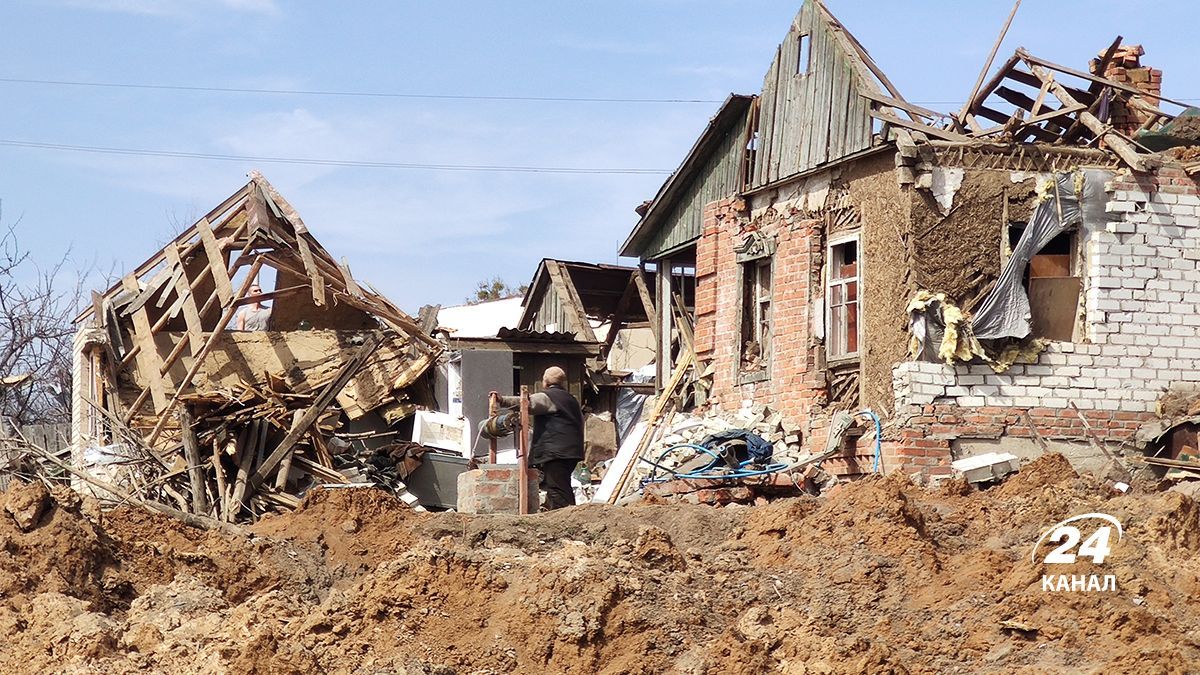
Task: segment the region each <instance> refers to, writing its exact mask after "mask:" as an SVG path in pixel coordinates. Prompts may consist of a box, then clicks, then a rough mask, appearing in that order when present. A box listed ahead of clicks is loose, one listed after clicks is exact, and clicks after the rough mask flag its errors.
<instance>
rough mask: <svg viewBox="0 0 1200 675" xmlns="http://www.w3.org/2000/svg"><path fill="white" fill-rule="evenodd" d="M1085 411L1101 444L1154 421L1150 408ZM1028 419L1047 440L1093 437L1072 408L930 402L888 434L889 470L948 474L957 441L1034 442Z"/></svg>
mask: <svg viewBox="0 0 1200 675" xmlns="http://www.w3.org/2000/svg"><path fill="white" fill-rule="evenodd" d="M1026 413H1028V417H1026ZM1081 413H1082V415H1083V418H1084V419H1086V420H1087V423H1088V425H1090V426H1091V433H1092V434H1095V437H1096V438H1097V439H1098V440H1099V441H1100V442H1102V443H1115V442H1121V441H1128V440H1130V439H1131V438H1132V437H1133V435H1134V433H1135V432H1136V431H1137V429H1138V427H1140V426H1141V425H1143V424H1145V423H1146V422H1148V421H1150V420H1152V419H1155V415H1154V413H1150V412H1124V411H1119V410H1117V411H1113V410H1083V411H1081ZM1029 419H1032V420H1033V425H1034V427H1035V428H1036V429H1037V433H1038V435H1040V436H1041V437H1042V438H1044V439H1047V440H1071V441H1083V442H1087V441H1089V440H1090V435H1089V433H1088V431H1087V428H1086V427H1085V426H1084V423H1083V420H1082V419H1080V415H1079V414H1077V413H1076V412H1075V411H1074V410H1073V409H1070V408H1065V409H1059V408H1009V407H994V406H984V407H979V408H963V407H960V406H957V405H927V406H923V407H921V408H919V409H917V410H915V411H913V412H912V413H911V414H910V415H908V416H907V417H901V418H898V419H897V426H896V427H895V428H894V429H893V430H892V433H891V434H888V433H885V434H884V437H885V439H887V440H885V441H884V444H883V465H884V470H885V471H887V472H888V473H891V472H892V471H903V472H905V473H916V472H921V473H923V474H925V475H937V474H943V475H944V474H949V473H950V472H951V469H950V461H951V459H952V458H951V456H950V446H951V443H952V442H953V441H955V440H957V439H988V438H1000V437H1001V436H1007V437H1015V438H1028V439H1031V442H1032V439H1033V434H1032V433H1031V432H1030V429H1029V423H1028V420H1029Z"/></svg>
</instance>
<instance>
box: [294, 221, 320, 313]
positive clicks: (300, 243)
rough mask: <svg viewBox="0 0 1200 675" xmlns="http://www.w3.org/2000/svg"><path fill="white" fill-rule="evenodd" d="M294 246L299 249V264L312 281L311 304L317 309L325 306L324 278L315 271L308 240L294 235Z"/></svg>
mask: <svg viewBox="0 0 1200 675" xmlns="http://www.w3.org/2000/svg"><path fill="white" fill-rule="evenodd" d="M296 246H297V247H298V248H299V249H300V262H302V263H304V270H305V271H306V272H308V278H309V279H310V280H311V281H312V293H313V304H315V305H316V306H317V307H324V306H325V277H324V276H322V275H321V271H320V270H318V269H317V264H316V262H314V261H313V254H312V249H311V248H310V247H309V245H308V239H306V238H305V236H304V235H303V234H299V233H297V234H296Z"/></svg>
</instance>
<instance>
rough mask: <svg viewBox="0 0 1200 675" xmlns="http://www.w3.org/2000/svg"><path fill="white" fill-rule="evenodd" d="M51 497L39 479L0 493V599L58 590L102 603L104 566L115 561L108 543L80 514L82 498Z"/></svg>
mask: <svg viewBox="0 0 1200 675" xmlns="http://www.w3.org/2000/svg"><path fill="white" fill-rule="evenodd" d="M60 494H61V496H62V499H61V501H60V500H59V499H55V498H54V497H53V496H52V495H51V494H50V492H49V491H48V490H47V489H46V487H45V486H44V485H42V484H41V483H31V484H20V483H17V484H14V485H13V486H12V487H11V488H9V490H8V492H6V493H3V494H0V504H2V505H3V508H2V509H0V597H3V598H5V599H6V600H9V601H13V600H14V598H15V597H16V596H23V595H26V594H36V593H60V594H63V595H66V596H71V597H75V598H79V599H82V600H88V601H97V602H101V603H103V602H106V601H107V600H109V599H110V598H109V591H110V590H111V589H106V588H105V587H104V584H103V579H104V571H105V568H106V567H108V566H110V565H112V564H114V563H115V562H116V556H115V554H114V551H113V547H112V545H111V542H110V541H109V540H108V539H107V538H106V537H105V536H104V534H103V532H102V531H101V530H100V529H99V528H98V527H97V526H96V525H95V524H93V523H92V522H90V521H88V520H87V519H85V518H83V517H81V515H80V508H81V507H82V500H81V499H80V498H79V496H78V495H76V494H75V493H73V492H69V491H66V490H64V491H62V492H61V493H60Z"/></svg>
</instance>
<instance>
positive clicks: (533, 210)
mask: <svg viewBox="0 0 1200 675" xmlns="http://www.w3.org/2000/svg"><path fill="white" fill-rule="evenodd" d="M826 4H827V5H828V6H829V7H830V8H831V10H832V11H833V12H834V13H835V14H836V15H837V16H838V17H839V18H840V19H841V20H842V21H843V23H845V24H846V26H847V27H848V28H849V29H850V30H851V31H852V32H854V33H855V35H856V36H857V37H858V38H859V40H860V41H861V42H863V44H864V45H865V46H866V47H867V49H868V50H869V51H870V52H871V54H872V55H873V56H874V57H875V60H876V61H877V62H878V63H879V64H880V65H881V67H883V68H884V70H885V71H886V72H887V73H888V74H889V76H890V77H891V79H892V80H893V81H894V82H895V84H896V85H897V86H898V87H899V88H900V89H901V91H902V92H903V93H904V94H905V96H906V97H907V98H909V99H910V100H912V101H917V102H923V103H924V104H925V105H927V107H932V108H935V109H940V110H952V109H955V108H956V107H957V102H959V101H961V99H962V98H963V97H965V95H966V94H967V93H968V92H969V90H970V87H971V85H972V84H973V82H974V79H975V77H976V75H977V74H978V70H979V68H980V66H981V64H982V61H983V59H984V58H985V57H986V55H987V51H988V49H989V48H990V47H991V44H992V42H993V40H994V39H995V36H996V33H997V31H998V30H999V27H1000V25H1001V24H1002V23H1003V20H1004V18H1005V16H1007V14H1008V11H1009V9H1010V8H1011V6H1012V5H1011V3H1010V2H1008V0H1002V1H987V2H984V1H976V2H961V1H958V2H948V1H947V2H943V1H933V0H929V1H925V2H863V1H853V2H852V1H850V0H828V1H827V3H826ZM799 6H800V1H799V0H787V1H781V0H763V1H761V2H744V1H741V2H739V1H735V0H712V1H706V2H693V1H689V0H637V1H634V0H609V1H606V2H573V3H564V2H541V1H537V2H534V1H529V2H509V3H500V2H494V1H493V2H415V1H408V2H402V1H395V2H372V3H367V2H351V1H347V2H339V3H332V2H316V1H312V2H288V1H286V0H157V1H156V0H40V1H34V0H5V1H4V2H3V3H0V26H3V27H4V28H5V30H4V33H3V36H4V39H3V40H0V78H16V79H43V80H46V79H48V80H70V81H84V82H122V83H138V84H168V85H184V86H204V87H233V88H266V89H306V90H337V91H380V92H398V93H431V94H469V95H485V96H544V97H602V98H672V99H676V98H679V99H708V100H720V99H723V98H724V97H725V96H726V95H727V94H729V93H730V92H738V93H755V92H757V91H758V90H759V89H760V87H761V83H762V77H763V74H764V73H765V71H766V69H767V66H768V65H769V63H770V60H771V58H772V56H773V54H774V50H775V46H776V44H777V43H778V41H779V40H780V39H781V38H782V37H783V35H784V33H785V32H786V30H787V27H788V25H789V22H790V20H791V18H792V16H793V15H794V14H795V12H796V11H797V10H798V8H799ZM1129 7H1130V6H1129V4H1128V3H1127V2H1108V1H1105V0H1091V1H1088V2H1080V1H1074V0H1063V1H1057V2H1050V1H1049V0H1025V2H1024V3H1023V5H1022V7H1021V10H1020V11H1019V13H1018V14H1017V18H1016V20H1015V21H1014V24H1013V27H1012V29H1011V30H1010V32H1009V38H1008V40H1007V41H1006V42H1005V45H1004V46H1003V47H1002V49H1001V55H1000V57H999V58H1001V59H1002V58H1004V57H1005V56H1007V55H1008V54H1010V53H1011V52H1012V50H1013V49H1014V48H1016V47H1017V46H1025V47H1027V48H1029V49H1030V50H1032V51H1034V52H1035V53H1038V54H1039V55H1042V56H1044V57H1046V58H1050V59H1052V60H1056V61H1058V62H1060V63H1064V64H1066V65H1071V66H1075V67H1078V68H1081V69H1082V68H1085V65H1086V61H1087V59H1088V58H1090V57H1091V56H1094V55H1095V53H1096V52H1097V51H1098V50H1100V49H1102V48H1103V47H1105V46H1107V44H1108V43H1109V42H1110V41H1111V40H1112V38H1113V37H1115V36H1116V35H1117V34H1122V35H1124V36H1125V38H1126V42H1127V43H1134V42H1138V43H1142V44H1143V45H1145V47H1146V52H1147V53H1146V56H1145V57H1144V59H1143V61H1144V63H1146V64H1149V65H1153V66H1155V67H1159V68H1162V69H1163V70H1164V71H1165V75H1164V94H1165V95H1167V96H1173V97H1179V98H1197V99H1200V81H1198V78H1197V77H1196V75H1195V71H1194V69H1193V68H1192V67H1191V64H1192V63H1193V62H1194V51H1193V50H1194V45H1193V44H1192V42H1191V40H1192V39H1194V38H1192V37H1191V35H1190V33H1191V31H1192V27H1193V26H1194V25H1195V24H1196V19H1197V18H1200V4H1198V3H1194V2H1192V1H1190V0H1189V1H1185V0H1180V1H1177V2H1165V1H1162V2H1156V1H1153V0H1148V1H1142V2H1139V3H1138V7H1139V11H1138V12H1132V11H1130V10H1129ZM0 101H3V105H0V139H3V140H18V141H35V142H45V143H57V144H70V145H87V146H105V147H122V148H144V149H155V150H172V151H183V152H196V153H215V154H225V155H241V156H272V157H303V158H325V159H345V160H364V161H380V162H399V163H420V164H429V163H434V164H456V165H481V164H487V165H522V166H555V167H582V168H638V169H662V170H668V171H669V170H671V169H673V168H675V166H677V165H678V163H679V161H680V160H681V159H682V158H683V155H684V153H685V152H686V151H687V149H688V148H689V147H690V146H691V144H692V142H693V141H694V140H695V137H696V135H697V134H698V133H699V131H700V130H701V129H702V128H703V126H704V124H705V122H706V121H707V119H708V118H709V117H710V116H711V115H712V114H713V113H714V112H715V111H716V107H717V104H715V103H702V104H657V103H656V104H649V103H642V104H632V103H579V102H529V101H519V102H518V101H487V102H484V101H462V100H429V99H399V98H364V97H335V96H298V95H273V94H235V93H215V92H184V91H160V90H145V89H112V88H88V87H69V86H50V85H34V84H18V83H5V82H0ZM254 168H257V169H259V170H261V171H262V172H263V173H264V174H265V175H266V176H267V177H268V179H270V180H271V181H272V182H273V183H274V184H275V185H276V187H277V188H279V190H280V191H281V192H282V193H283V194H284V195H285V196H286V197H287V198H288V199H289V200H290V201H291V202H292V203H293V204H294V205H295V206H296V207H297V209H299V211H300V213H301V214H302V215H303V216H304V219H305V222H306V223H307V224H308V225H309V228H310V229H311V230H312V231H313V233H314V234H315V235H316V236H317V237H318V238H319V239H321V240H322V242H323V243H324V244H325V245H326V247H327V248H329V249H331V250H332V252H333V253H334V254H335V255H336V256H339V257H340V256H343V255H344V256H347V257H348V258H349V259H350V262H351V265H352V266H353V268H354V271H355V275H356V276H358V277H361V278H365V279H367V280H369V281H370V282H372V283H373V284H374V285H376V286H377V287H379V288H380V290H382V291H384V292H385V293H387V294H388V295H390V296H391V297H393V299H395V300H396V301H397V302H398V303H399V304H401V305H402V306H403V307H406V308H408V309H412V310H415V309H416V308H417V307H418V306H420V305H421V304H424V303H428V302H438V303H443V304H454V303H457V302H460V301H461V300H462V299H463V297H464V296H466V295H467V294H468V293H469V292H470V291H471V289H472V287H473V286H474V283H475V282H476V281H478V280H480V279H483V278H485V277H489V276H492V275H499V276H501V277H502V278H504V279H506V280H508V281H509V282H511V283H514V284H516V283H523V282H525V281H527V280H528V278H529V277H530V276H531V275H532V274H533V271H534V269H535V267H536V264H537V261H538V260H540V259H541V258H543V257H558V258H566V259H579V260H591V261H599V262H615V261H616V260H617V258H616V251H617V247H618V245H619V243H620V242H621V241H622V240H623V239H624V238H625V236H626V235H627V234H628V232H629V230H630V229H631V228H632V227H633V225H634V224H635V222H636V219H637V216H636V215H635V214H634V212H633V207H634V206H635V205H637V204H638V203H639V202H641V201H642V200H643V199H647V198H650V197H652V196H653V194H654V192H655V191H656V190H657V188H658V186H659V184H661V182H662V181H663V179H664V178H665V176H663V175H644V174H643V175H603V174H601V175H596V174H587V175H562V174H547V173H482V172H444V171H430V170H407V169H374V168H354V167H328V166H321V167H317V166H302V165H280V164H267V163H261V162H243V161H209V160H196V159H184V158H166V157H137V156H118V155H107V154H87V153H77V152H59V151H50V150H40V149H28V148H14V147H7V146H0V199H2V200H3V219H4V222H6V223H7V222H12V221H13V220H15V219H17V218H18V217H19V218H20V219H21V226H20V233H21V235H22V241H23V243H24V244H25V245H26V246H27V247H29V248H30V249H32V250H33V251H34V253H35V255H36V256H37V257H39V258H41V259H43V260H47V261H49V260H52V259H54V258H55V257H57V256H58V255H61V253H62V252H63V251H65V250H66V249H67V248H68V247H69V248H70V249H71V250H72V257H73V258H74V259H75V260H76V261H77V262H78V263H79V264H81V265H86V264H89V263H93V262H94V263H96V264H97V265H98V266H99V267H101V268H103V269H106V270H107V269H108V268H110V267H113V266H115V267H116V269H117V270H124V269H127V268H128V267H130V266H132V265H135V264H137V263H139V262H141V260H143V259H145V258H146V257H147V256H148V255H150V254H151V253H153V252H154V250H156V249H157V248H158V246H159V245H161V243H162V242H164V241H166V240H167V239H168V238H169V237H170V236H171V235H172V234H173V233H174V232H175V231H176V228H177V227H179V226H180V225H181V224H182V225H186V224H190V223H191V222H192V221H193V220H194V219H195V218H197V217H198V216H200V215H202V214H203V213H205V212H206V211H208V210H209V209H210V208H211V207H212V206H214V205H216V204H217V203H218V202H220V201H221V200H222V199H223V198H224V197H226V196H227V195H228V194H230V193H232V192H233V191H235V190H236V189H238V188H239V187H240V186H241V185H242V184H243V183H244V182H245V180H246V178H245V175H246V173H247V172H248V171H249V170H251V169H254ZM97 283H98V282H97Z"/></svg>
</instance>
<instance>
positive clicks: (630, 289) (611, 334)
mask: <svg viewBox="0 0 1200 675" xmlns="http://www.w3.org/2000/svg"><path fill="white" fill-rule="evenodd" d="M636 274H641V272H640V271H638V270H634V271H633V272H631V273H630V275H629V283H627V284H625V291H624V292H622V293H621V299H620V300H618V301H617V307H616V310H615V311H614V312H613V315H612V317H611V318H610V319H609V323H608V335H606V336H604V346H603V347H602V348H601V349H600V358H601V359H605V360H607V359H608V353H609V352H610V351H612V346H613V343H614V342H616V340H617V333H619V332H620V331H621V326H623V325H624V324H625V314H626V312H628V311H629V305H630V304H631V303H632V302H633V296H635V295H637V281H636V279H635V277H634V275H636ZM649 318H650V320H651V321H653V320H654V317H649Z"/></svg>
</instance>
